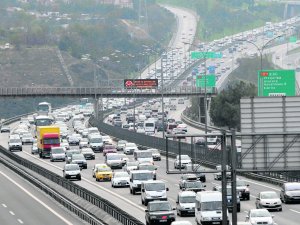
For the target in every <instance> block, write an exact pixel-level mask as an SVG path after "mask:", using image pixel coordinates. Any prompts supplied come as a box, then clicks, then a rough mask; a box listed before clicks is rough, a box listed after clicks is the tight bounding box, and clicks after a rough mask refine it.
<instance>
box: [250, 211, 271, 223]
mask: <svg viewBox="0 0 300 225" xmlns="http://www.w3.org/2000/svg"><path fill="white" fill-rule="evenodd" d="M273 217H274V216H273V215H271V214H270V213H269V211H268V210H266V209H251V210H249V212H248V214H247V216H246V221H249V222H250V224H251V225H258V224H268V225H275V222H274V220H273Z"/></svg>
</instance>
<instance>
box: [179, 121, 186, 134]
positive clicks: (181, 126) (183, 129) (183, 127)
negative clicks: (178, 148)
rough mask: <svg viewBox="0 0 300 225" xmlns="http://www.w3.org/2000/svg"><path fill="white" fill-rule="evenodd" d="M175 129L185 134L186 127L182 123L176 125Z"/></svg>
mask: <svg viewBox="0 0 300 225" xmlns="http://www.w3.org/2000/svg"><path fill="white" fill-rule="evenodd" d="M177 128H178V129H181V130H182V131H184V132H187V125H186V124H184V123H181V124H178V125H177Z"/></svg>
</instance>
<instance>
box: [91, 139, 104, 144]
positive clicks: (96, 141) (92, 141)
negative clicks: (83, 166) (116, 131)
mask: <svg viewBox="0 0 300 225" xmlns="http://www.w3.org/2000/svg"><path fill="white" fill-rule="evenodd" d="M101 142H102V139H101V138H93V139H91V141H90V143H101Z"/></svg>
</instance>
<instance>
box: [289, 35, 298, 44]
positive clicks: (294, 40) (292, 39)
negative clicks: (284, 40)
mask: <svg viewBox="0 0 300 225" xmlns="http://www.w3.org/2000/svg"><path fill="white" fill-rule="evenodd" d="M289 40H290V42H291V43H295V42H296V41H297V37H296V36H291V37H290V39H289Z"/></svg>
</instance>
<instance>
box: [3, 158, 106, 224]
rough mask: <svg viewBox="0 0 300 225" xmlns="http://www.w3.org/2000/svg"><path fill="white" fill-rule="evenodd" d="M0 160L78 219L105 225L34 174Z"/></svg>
mask: <svg viewBox="0 0 300 225" xmlns="http://www.w3.org/2000/svg"><path fill="white" fill-rule="evenodd" d="M0 162H1V163H2V164H4V165H5V166H6V167H8V168H9V169H11V170H12V171H14V172H15V173H17V174H19V175H20V176H21V177H22V178H25V179H26V180H28V181H29V182H30V183H32V184H33V185H35V186H36V187H38V188H39V189H41V190H42V191H44V192H45V193H46V194H48V195H50V196H51V197H52V198H54V199H55V200H56V201H57V202H58V203H60V204H61V205H63V206H64V207H66V208H67V209H68V210H70V211H71V212H73V213H74V214H76V215H77V216H78V217H79V218H80V219H82V220H84V221H86V222H88V223H89V224H92V225H107V223H104V222H102V221H100V220H99V219H97V218H95V217H94V216H93V215H91V214H90V213H89V212H87V211H86V210H85V209H83V208H82V207H80V206H78V205H76V204H75V203H73V202H72V201H70V200H69V199H68V198H66V197H65V196H62V195H61V194H59V193H58V192H57V191H55V190H53V189H51V188H50V187H48V186H47V185H45V184H44V183H43V182H41V181H39V180H38V179H36V178H35V177H34V176H32V175H30V174H29V173H27V172H26V171H24V170H23V169H21V168H19V166H18V165H14V164H13V163H11V162H8V161H7V160H6V159H4V158H3V157H1V156H0Z"/></svg>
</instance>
